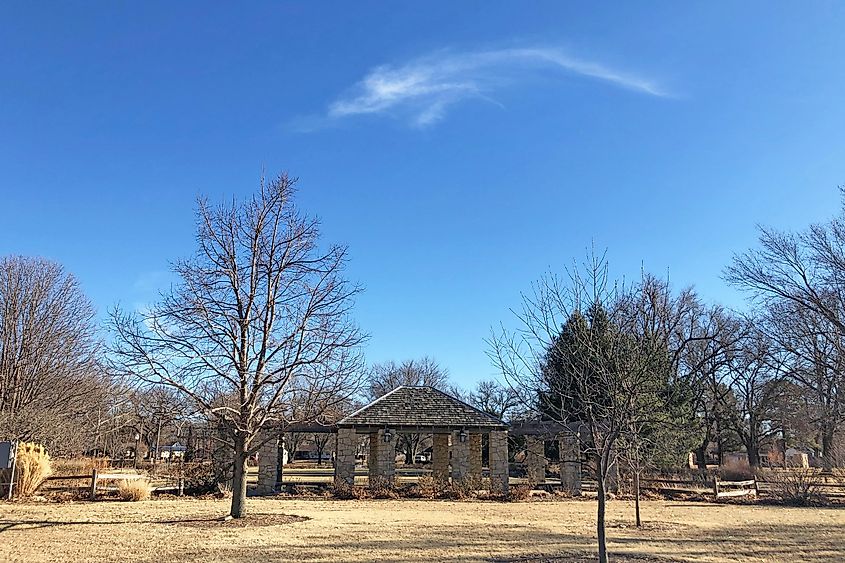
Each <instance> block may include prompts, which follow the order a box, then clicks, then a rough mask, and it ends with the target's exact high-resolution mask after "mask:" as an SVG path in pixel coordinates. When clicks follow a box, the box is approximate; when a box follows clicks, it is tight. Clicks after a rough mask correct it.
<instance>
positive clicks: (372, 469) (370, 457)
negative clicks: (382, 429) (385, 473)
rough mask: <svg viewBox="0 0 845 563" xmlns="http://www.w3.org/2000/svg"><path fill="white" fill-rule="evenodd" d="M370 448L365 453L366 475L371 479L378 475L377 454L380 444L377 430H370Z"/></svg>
mask: <svg viewBox="0 0 845 563" xmlns="http://www.w3.org/2000/svg"><path fill="white" fill-rule="evenodd" d="M369 438H370V449H369V453H368V454H367V476H368V477H369V478H370V481H372V480H373V479H374V478H375V477H376V475H378V454H379V447H380V446H381V443H380V440H379V434H378V432H370V433H369Z"/></svg>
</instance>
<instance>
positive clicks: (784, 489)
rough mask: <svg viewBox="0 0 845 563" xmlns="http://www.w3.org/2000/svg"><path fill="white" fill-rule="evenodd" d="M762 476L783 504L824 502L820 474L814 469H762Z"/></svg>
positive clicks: (798, 504)
mask: <svg viewBox="0 0 845 563" xmlns="http://www.w3.org/2000/svg"><path fill="white" fill-rule="evenodd" d="M760 477H761V478H762V479H763V480H764V481H765V482H766V483H768V485H769V488H770V490H771V493H772V496H774V498H775V499H777V500H779V501H780V502H782V503H783V504H789V505H794V506H810V505H813V504H820V503H822V502H824V497H823V496H822V495H821V491H820V487H819V481H818V475H816V473H815V472H814V471H813V470H812V469H788V470H780V471H778V470H761V471H760Z"/></svg>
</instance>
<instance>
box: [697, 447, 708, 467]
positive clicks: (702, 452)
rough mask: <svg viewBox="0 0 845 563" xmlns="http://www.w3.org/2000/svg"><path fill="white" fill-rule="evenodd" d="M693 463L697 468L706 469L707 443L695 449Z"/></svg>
mask: <svg viewBox="0 0 845 563" xmlns="http://www.w3.org/2000/svg"><path fill="white" fill-rule="evenodd" d="M695 464H696V465H697V466H698V468H699V469H701V470H703V471H707V444H704V445H703V446H699V447H698V448H696V449H695Z"/></svg>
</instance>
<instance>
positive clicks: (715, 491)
mask: <svg viewBox="0 0 845 563" xmlns="http://www.w3.org/2000/svg"><path fill="white" fill-rule="evenodd" d="M713 494H714V495H715V498H716V499H718V498H719V476H718V475H713Z"/></svg>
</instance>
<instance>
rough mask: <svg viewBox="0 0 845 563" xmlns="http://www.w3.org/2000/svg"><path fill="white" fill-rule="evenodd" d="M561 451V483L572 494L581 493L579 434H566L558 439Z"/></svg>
mask: <svg viewBox="0 0 845 563" xmlns="http://www.w3.org/2000/svg"><path fill="white" fill-rule="evenodd" d="M558 448H559V451H560V484H561V486H562V487H563V489H564V490H566V491H569V493H570V494H573V495H580V494H581V448H580V446H579V444H578V436H576V435H575V434H564V435H563V436H560V438H559V441H558Z"/></svg>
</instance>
